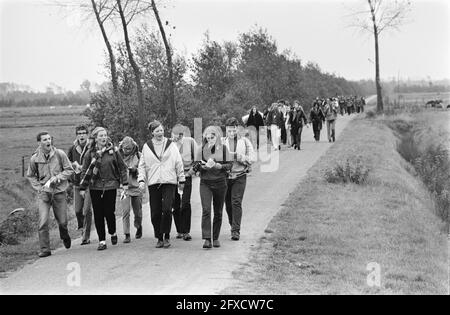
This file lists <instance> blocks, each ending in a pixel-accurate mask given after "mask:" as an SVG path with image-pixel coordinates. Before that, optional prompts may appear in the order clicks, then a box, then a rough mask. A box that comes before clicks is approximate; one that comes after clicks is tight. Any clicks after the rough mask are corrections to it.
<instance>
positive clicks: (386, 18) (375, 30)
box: [350, 0, 411, 112]
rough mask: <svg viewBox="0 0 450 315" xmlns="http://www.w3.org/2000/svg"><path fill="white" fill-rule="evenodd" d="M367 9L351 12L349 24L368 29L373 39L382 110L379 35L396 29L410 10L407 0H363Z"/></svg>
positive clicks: (380, 109)
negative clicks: (351, 19) (350, 22)
mask: <svg viewBox="0 0 450 315" xmlns="http://www.w3.org/2000/svg"><path fill="white" fill-rule="evenodd" d="M365 1H367V6H368V10H360V11H355V12H353V13H352V14H351V15H350V16H351V17H352V18H353V19H354V23H353V24H352V25H351V26H354V27H357V28H359V29H361V30H363V31H368V32H370V33H371V34H373V36H374V40H375V84H376V89H377V111H378V112H381V111H383V108H384V104H383V93H382V89H381V81H380V54H379V37H380V35H381V34H382V33H383V32H384V31H387V30H389V29H396V30H398V29H399V27H400V26H401V25H403V24H404V22H405V20H406V17H407V15H408V13H409V11H410V6H411V2H410V1H409V0H392V1H391V0H389V1H387V0H365Z"/></svg>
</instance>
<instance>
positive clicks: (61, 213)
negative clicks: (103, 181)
mask: <svg viewBox="0 0 450 315" xmlns="http://www.w3.org/2000/svg"><path fill="white" fill-rule="evenodd" d="M36 139H37V142H38V143H39V147H38V149H37V150H36V152H35V153H34V154H33V155H32V156H31V159H30V165H29V167H28V171H27V178H28V180H29V181H30V183H31V185H32V187H33V188H34V189H35V190H36V191H37V192H38V194H39V200H38V207H39V245H40V252H39V257H41V258H43V257H48V256H50V255H51V250H50V233H49V225H50V222H49V221H50V207H52V208H53V213H54V215H55V218H56V220H57V222H58V226H59V234H60V237H61V239H62V241H63V242H64V247H65V248H67V249H68V248H70V246H71V239H70V236H69V232H68V229H67V200H66V195H67V194H66V189H67V187H68V186H69V183H68V179H69V177H70V176H71V175H72V174H73V169H72V166H71V164H70V161H69V159H68V158H67V155H66V153H64V151H62V150H59V149H56V148H55V147H54V146H53V145H52V137H51V136H50V134H49V133H48V132H45V131H44V132H40V133H39V134H38V135H37V137H36Z"/></svg>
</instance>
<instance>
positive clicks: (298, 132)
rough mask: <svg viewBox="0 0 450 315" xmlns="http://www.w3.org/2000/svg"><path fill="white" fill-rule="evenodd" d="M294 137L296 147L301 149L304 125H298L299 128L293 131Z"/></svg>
mask: <svg viewBox="0 0 450 315" xmlns="http://www.w3.org/2000/svg"><path fill="white" fill-rule="evenodd" d="M292 132H293V133H292V137H293V140H294V147H296V148H297V149H300V145H301V143H302V132H303V126H300V127H298V129H297V130H293V131H292Z"/></svg>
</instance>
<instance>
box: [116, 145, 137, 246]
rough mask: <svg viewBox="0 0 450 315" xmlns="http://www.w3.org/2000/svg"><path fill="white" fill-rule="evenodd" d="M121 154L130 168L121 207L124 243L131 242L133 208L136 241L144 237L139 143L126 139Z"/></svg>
mask: <svg viewBox="0 0 450 315" xmlns="http://www.w3.org/2000/svg"><path fill="white" fill-rule="evenodd" d="M119 153H120V154H121V155H122V158H123V161H124V162H125V164H126V166H127V168H128V190H127V191H124V192H123V193H122V196H121V197H120V206H121V208H122V222H123V233H124V234H125V239H124V241H123V242H124V243H125V244H127V243H130V242H131V236H130V211H131V209H130V208H133V213H134V227H135V228H136V235H135V237H136V239H140V238H141V237H142V196H143V194H142V191H141V190H140V189H139V183H138V166H139V160H140V158H141V153H140V152H139V148H138V145H137V143H136V142H135V141H134V140H133V138H131V137H128V136H127V137H125V138H123V139H122V141H121V142H120V143H119Z"/></svg>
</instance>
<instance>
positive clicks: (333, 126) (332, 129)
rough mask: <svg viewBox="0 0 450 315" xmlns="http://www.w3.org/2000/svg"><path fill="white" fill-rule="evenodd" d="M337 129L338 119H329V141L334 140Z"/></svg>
mask: <svg viewBox="0 0 450 315" xmlns="http://www.w3.org/2000/svg"><path fill="white" fill-rule="evenodd" d="M335 130H336V120H327V135H328V141H331V140H332V139H333V140H334V138H335V132H336V131H335Z"/></svg>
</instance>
